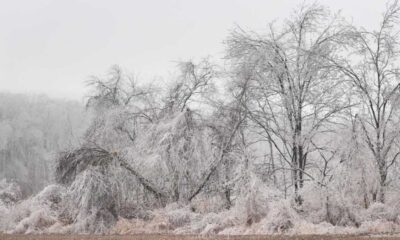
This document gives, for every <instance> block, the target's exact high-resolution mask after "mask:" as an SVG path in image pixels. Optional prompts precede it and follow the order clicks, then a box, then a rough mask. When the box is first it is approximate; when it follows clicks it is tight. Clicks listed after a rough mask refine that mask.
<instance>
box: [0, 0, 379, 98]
mask: <svg viewBox="0 0 400 240" xmlns="http://www.w3.org/2000/svg"><path fill="white" fill-rule="evenodd" d="M302 2H303V0H240V1H239V0H236V1H235V0H196V1H194V0H141V1H139V0H130V1H128V0H126V1H123V0H91V1H89V0H80V1H79V0H58V1H56V0H24V1H22V0H0V91H8V92H18V93H20V92H30V93H45V94H47V95H49V96H51V97H60V98H71V99H81V98H82V96H83V95H84V94H85V88H84V86H85V84H84V82H85V80H87V79H88V76H90V75H99V74H103V73H104V72H106V71H107V69H108V68H109V67H110V66H111V65H113V64H119V65H121V66H122V67H123V68H125V69H127V70H129V71H130V72H134V73H135V74H137V75H139V76H140V78H141V80H142V81H151V79H153V77H156V76H162V77H164V78H166V79H167V78H168V76H170V75H171V73H172V72H173V70H174V66H175V65H176V61H177V60H185V59H198V58H199V57H204V56H208V55H213V56H216V57H221V56H222V55H223V50H224V46H223V43H222V42H223V40H224V39H225V38H226V36H227V35H228V32H229V30H230V29H232V28H233V27H234V25H235V24H238V25H240V26H242V27H244V28H246V29H254V30H263V29H264V27H265V26H266V24H267V23H268V22H270V21H272V20H274V19H278V18H285V17H287V16H288V15H289V14H290V13H291V11H292V10H293V7H295V6H296V5H298V4H300V3H302ZM319 2H321V3H323V4H325V5H327V6H329V7H330V8H331V10H339V9H342V13H343V15H345V16H347V17H351V18H352V19H353V22H354V23H356V24H363V25H365V26H367V27H369V26H373V25H376V23H377V22H378V21H379V18H380V16H381V12H382V11H383V10H384V8H385V2H386V1H384V0H320V1H319Z"/></svg>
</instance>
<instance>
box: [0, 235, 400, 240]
mask: <svg viewBox="0 0 400 240" xmlns="http://www.w3.org/2000/svg"><path fill="white" fill-rule="evenodd" d="M130 239H132V240H203V239H204V240H211V239H216V240H286V239H289V240H320V239H328V240H334V239H346V240H365V239H382V240H383V239H391V240H393V239H400V235H397V236H394V235H391V236H369V235H302V236H283V235H277V236H263V235H259V236H183V235H165V234H164V235H146V234H144V235H118V236H117V235H114V236H97V235H19V234H11V235H9V234H0V240H130Z"/></svg>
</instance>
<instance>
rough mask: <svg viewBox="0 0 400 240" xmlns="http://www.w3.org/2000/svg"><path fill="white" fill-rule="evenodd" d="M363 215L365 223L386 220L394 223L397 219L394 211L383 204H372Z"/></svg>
mask: <svg viewBox="0 0 400 240" xmlns="http://www.w3.org/2000/svg"><path fill="white" fill-rule="evenodd" d="M365 215H366V216H365V218H364V220H365V221H374V220H387V221H392V222H394V221H396V217H397V214H396V211H395V209H393V208H392V207H389V206H387V205H386V204H383V203H373V204H372V205H371V206H370V207H369V208H368V209H367V210H366V211H365Z"/></svg>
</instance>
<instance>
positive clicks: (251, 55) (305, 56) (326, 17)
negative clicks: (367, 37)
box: [227, 4, 345, 203]
mask: <svg viewBox="0 0 400 240" xmlns="http://www.w3.org/2000/svg"><path fill="white" fill-rule="evenodd" d="M342 31H343V28H342V24H341V19H340V18H339V16H337V15H334V16H332V17H331V16H330V14H329V13H328V12H327V10H326V9H325V8H323V7H322V6H320V5H318V4H312V5H310V6H302V7H301V8H299V10H298V11H297V12H295V14H294V15H293V16H292V18H291V19H290V20H287V21H286V22H285V24H284V25H283V28H282V29H281V31H277V30H275V29H274V26H273V24H271V25H270V29H269V32H268V33H267V34H265V35H260V34H256V33H252V32H246V31H244V30H242V29H240V28H237V29H236V30H235V31H233V32H232V34H231V36H230V37H229V39H228V41H227V45H228V58H229V59H231V60H232V64H233V68H234V69H235V71H236V74H237V76H238V77H239V78H243V79H247V78H250V79H251V81H250V83H249V84H248V86H247V91H248V93H247V95H248V96H249V98H250V100H249V101H247V104H246V106H245V107H246V109H247V111H248V116H249V118H250V119H251V120H252V122H254V123H255V125H256V126H257V127H258V128H259V129H261V131H260V132H259V134H260V135H263V136H264V138H265V139H266V141H270V142H271V143H272V145H273V147H274V148H275V149H276V152H277V153H278V154H279V155H280V156H281V157H282V159H283V160H284V161H285V162H286V163H287V164H288V165H289V168H290V169H291V171H292V182H293V186H294V192H295V194H296V199H297V201H298V202H299V203H301V198H300V197H299V195H298V190H299V189H300V188H302V187H303V185H304V180H305V178H306V177H305V176H307V177H308V178H309V179H314V178H313V177H312V176H311V175H310V174H308V173H307V172H306V166H307V164H308V159H309V154H310V153H312V152H314V151H316V148H315V146H313V144H312V140H313V139H314V138H315V137H316V136H317V135H318V134H320V133H323V132H328V131H331V128H330V127H329V125H330V124H332V119H334V118H335V117H336V116H337V115H338V113H340V111H341V110H342V109H343V108H344V107H345V105H343V104H341V91H340V83H341V82H340V81H339V79H338V78H337V74H335V72H334V71H331V70H332V68H331V64H330V63H329V61H327V60H326V57H327V56H332V55H333V53H334V52H335V50H336V48H337V46H336V45H337V40H338V38H339V36H340V34H341V33H342ZM337 90H339V91H337ZM267 148H268V147H267Z"/></svg>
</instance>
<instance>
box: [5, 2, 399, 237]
mask: <svg viewBox="0 0 400 240" xmlns="http://www.w3.org/2000/svg"><path fill="white" fill-rule="evenodd" d="M60 2H61V1H60ZM93 2H94V3H93ZM93 2H92V3H91V4H95V5H96V3H95V1H93ZM358 2H359V4H363V3H362V1H358ZM103 3H104V2H103ZM294 3H296V4H294ZM135 4H136V5H138V6H140V2H138V1H137V2H135ZM264 4H267V5H269V6H270V7H271V8H273V7H274V4H275V2H273V1H267V3H264ZM5 5H7V3H5ZM328 5H329V6H328ZM331 5H332V4H331V3H330V4H325V2H324V1H317V2H311V1H305V2H302V1H293V4H292V6H291V9H287V12H288V13H289V14H288V16H287V17H283V18H278V19H276V20H274V21H269V22H266V23H265V24H264V28H261V29H260V28H257V29H251V28H248V27H242V26H241V25H240V22H238V23H236V24H235V23H233V22H232V25H231V26H232V28H231V29H230V30H229V31H228V34H227V35H226V36H225V38H224V39H221V41H223V49H221V51H222V52H223V54H222V55H216V56H209V55H206V56H193V58H190V59H194V60H179V61H176V62H174V65H175V68H173V69H171V72H170V74H167V75H166V76H163V77H162V78H158V77H154V78H150V79H148V78H147V77H146V76H145V77H141V76H140V74H135V73H134V67H133V69H132V71H131V70H130V69H128V68H126V67H121V66H119V65H112V64H114V63H113V62H110V63H109V66H111V67H109V69H104V71H103V72H99V73H96V74H94V75H93V76H90V75H91V74H93V72H84V73H82V74H86V76H89V77H86V78H84V79H79V81H81V82H82V83H83V84H82V89H80V90H79V91H77V92H76V93H77V95H79V94H80V93H81V92H84V93H85V94H84V96H82V97H81V98H79V99H77V98H68V97H64V96H61V97H57V96H54V94H52V92H46V91H43V92H44V93H45V94H42V93H41V92H40V91H29V89H26V90H28V91H22V92H21V91H20V89H19V90H16V91H14V90H15V89H14V90H13V86H14V85H13V84H12V81H11V80H7V79H5V78H4V79H1V80H0V90H2V91H1V92H0V238H2V236H4V238H5V239H7V238H6V236H14V235H15V236H24V235H20V234H27V235H26V236H28V235H32V234H33V235H38V236H42V235H47V234H55V235H54V236H69V235H71V236H72V235H75V234H79V235H80V234H87V235H132V236H137V235H140V236H142V235H144V236H146V234H149V236H152V237H154V234H160V236H163V235H164V234H166V235H168V236H170V235H182V236H186V235H190V236H193V235H194V236H199V237H200V236H215V235H223V236H225V235H230V236H233V235H240V236H242V235H252V236H254V235H256V236H258V235H268V236H275V235H283V236H302V235H319V236H329V235H334V236H336V235H349V236H350V235H351V236H353V235H355V236H365V235H367V236H370V235H378V236H391V237H395V236H398V235H397V234H398V233H400V156H399V155H400V62H399V56H400V45H399V44H400V38H399V30H400V28H399V26H400V25H399V20H400V18H399V17H400V2H399V1H379V5H381V7H382V9H383V10H382V12H380V11H377V12H376V17H377V18H376V19H377V21H376V23H375V24H374V25H373V26H371V24H366V25H363V24H359V23H355V21H353V19H352V16H349V15H346V14H345V13H342V12H340V11H337V10H336V9H333V8H334V5H333V6H331ZM226 8H227V9H229V6H226ZM344 12H345V11H344ZM171 18H172V16H171ZM16 25H17V24H16ZM0 43H1V42H0ZM9 52H12V51H11V50H10V51H9ZM6 55H7V54H6ZM10 57H12V54H11V53H10ZM60 58H61V56H60ZM0 60H1V59H0ZM0 62H1V61H0ZM4 69H5V68H4ZM4 69H3V71H4V72H6V70H4ZM0 71H2V68H1V67H0ZM21 71H22V70H21ZM50 71H51V70H50ZM0 76H2V75H0ZM8 81H9V82H10V83H9V85H8V83H7V82H8ZM18 81H20V80H18ZM29 81H31V82H30V83H28V82H27V86H28V85H29V84H32V82H34V81H35V79H31V80H29ZM65 84H66V86H67V85H68V83H67V82H65ZM7 86H8V87H7ZM29 86H31V85H29ZM3 87H4V88H3ZM39 87H40V86H39ZM44 88H45V87H44ZM35 89H36V88H35ZM62 89H63V87H60V89H59V90H60V91H62ZM51 91H52V90H51ZM57 91H58V90H57ZM17 92H18V93H17ZM28 92H29V93H28ZM46 94H47V95H50V97H48V96H46ZM82 99H83V100H82ZM2 234H4V235H2ZM58 234H62V235H58ZM10 239H13V238H10ZM143 239H145V238H143ZM149 239H154V238H149Z"/></svg>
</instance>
